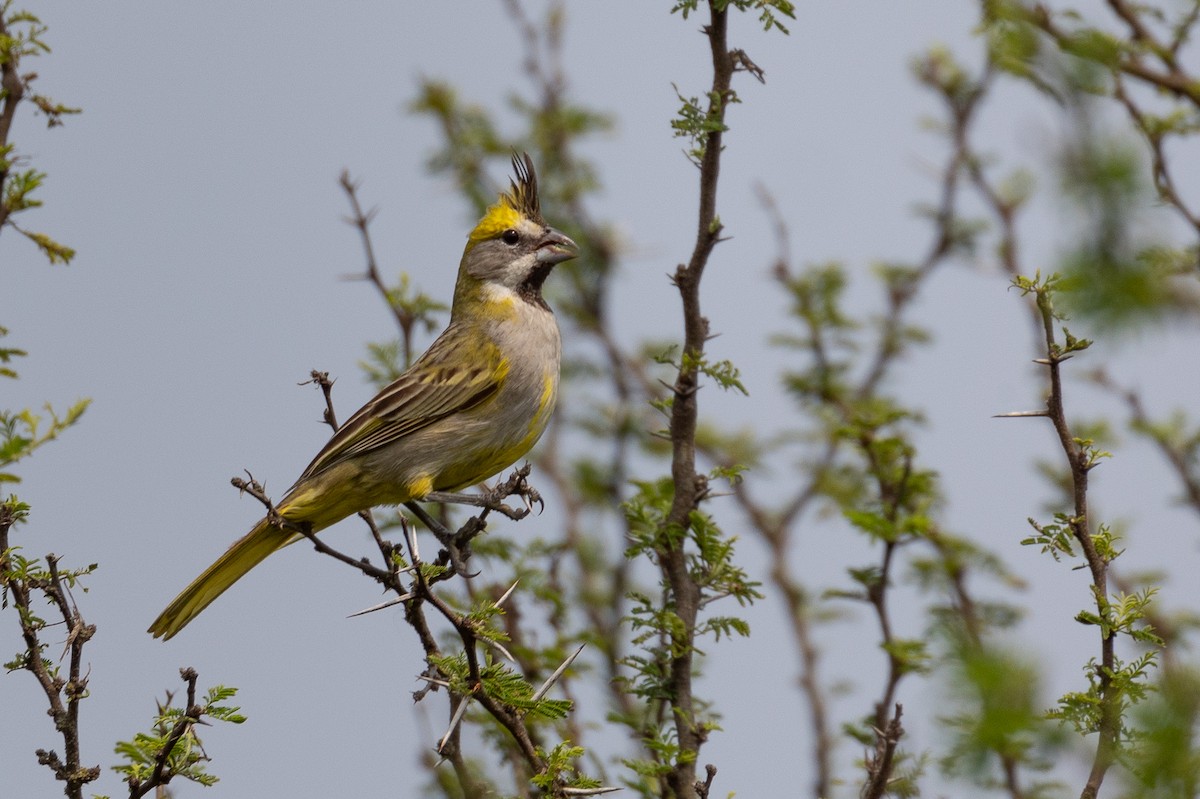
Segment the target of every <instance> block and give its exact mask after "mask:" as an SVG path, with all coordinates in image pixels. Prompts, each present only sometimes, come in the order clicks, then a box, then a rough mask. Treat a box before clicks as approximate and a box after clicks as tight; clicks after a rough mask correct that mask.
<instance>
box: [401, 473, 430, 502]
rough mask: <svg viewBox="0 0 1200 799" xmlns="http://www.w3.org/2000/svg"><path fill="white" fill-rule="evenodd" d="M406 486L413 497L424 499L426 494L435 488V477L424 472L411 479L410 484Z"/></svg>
mask: <svg viewBox="0 0 1200 799" xmlns="http://www.w3.org/2000/svg"><path fill="white" fill-rule="evenodd" d="M404 488H405V489H406V490H407V491H408V494H409V496H411V497H412V498H413V499H424V498H425V495H426V494H428V493H429V492H430V491H432V490H433V478H432V477H430V476H429V475H427V474H423V475H421V476H420V477H415V478H413V479H412V480H409V481H408V485H406V486H405V487H404Z"/></svg>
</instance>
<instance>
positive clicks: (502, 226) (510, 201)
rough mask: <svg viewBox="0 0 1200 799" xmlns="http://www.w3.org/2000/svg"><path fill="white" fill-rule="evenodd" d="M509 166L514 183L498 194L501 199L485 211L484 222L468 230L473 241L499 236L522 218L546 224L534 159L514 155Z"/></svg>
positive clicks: (525, 155)
mask: <svg viewBox="0 0 1200 799" xmlns="http://www.w3.org/2000/svg"><path fill="white" fill-rule="evenodd" d="M512 164H513V171H514V172H515V173H516V180H513V181H510V182H509V184H508V185H509V189H508V191H505V192H501V193H500V199H499V200H497V201H496V203H495V204H494V205H492V206H490V207H489V208H488V209H487V213H485V214H484V215H483V219H480V220H479V224H477V225H476V226H475V229H474V230H472V231H471V235H470V240H471V241H472V242H478V241H482V240H484V239H490V238H493V237H495V236H499V235H500V234H501V233H503V232H504V231H506V230H508V229H509V228H511V227H515V226H516V224H517V223H518V222H519V221H520V220H521V218H522V217H524V218H526V219H529V220H530V221H532V222H536V223H538V224H539V225H543V226H544V225H545V224H546V222H545V220H543V219H542V211H541V207H540V204H539V202H538V185H537V173H536V172H534V170H533V159H531V158H530V157H529V154H528V153H524V154H523V157H522V158H518V157H517V154H516V153H513V157H512Z"/></svg>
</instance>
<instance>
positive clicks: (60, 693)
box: [0, 503, 100, 799]
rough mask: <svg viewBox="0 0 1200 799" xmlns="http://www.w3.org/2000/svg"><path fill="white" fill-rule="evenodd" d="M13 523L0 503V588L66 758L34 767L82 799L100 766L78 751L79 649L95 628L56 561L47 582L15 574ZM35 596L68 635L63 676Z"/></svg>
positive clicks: (23, 663) (22, 662)
mask: <svg viewBox="0 0 1200 799" xmlns="http://www.w3.org/2000/svg"><path fill="white" fill-rule="evenodd" d="M15 521H16V519H15V517H14V515H13V512H12V508H11V506H10V505H9V504H8V503H0V588H3V589H4V592H5V593H6V594H7V595H8V596H9V597H11V598H12V603H13V605H14V606H15V607H16V609H17V616H18V619H19V621H20V626H21V637H22V639H23V641H24V644H25V648H24V652H23V654H22V655H21V656H20V658H19V667H20V668H24V669H26V670H27V671H29V673H30V674H32V675H33V677H34V679H35V680H37V682H38V685H40V686H41V688H42V692H43V693H44V694H45V695H46V701H47V703H48V705H49V710H48V713H49V715H50V717H51V718H52V719H53V720H54V728H55V729H56V730H58V731H59V733H60V734H61V735H62V741H63V752H64V755H65V759H63V758H60V757H59V755H58V754H57V753H56V752H55V751H54V750H49V751H47V750H45V749H38V750H37V758H38V762H39V763H40V764H42V765H44V766H46V767H48V768H49V769H50V770H51V771H53V772H54V776H55V778H56V779H58V780H60V781H61V782H63V783H65V786H66V787H65V791H66V795H67V796H68V797H71V798H72V799H82V797H83V788H84V786H85V785H87V784H88V783H90V782H93V781H94V780H96V779H98V778H99V776H100V767H99V766H83V765H81V762H80V750H79V703H80V702H81V701H82V700H83V699H85V698H87V695H88V688H87V686H88V676H87V674H85V673H83V668H82V666H83V647H84V645H85V644H86V643H87V642H88V641H90V640H91V638H92V636H93V635H95V633H96V626H95V625H94V624H87V623H85V622H84V620H83V616H82V615H81V614H80V613H79V608H78V607H76V605H75V603H74V601H73V600H72V599H71V597H70V595H69V592H68V589H67V587H66V585H64V582H63V578H62V577H61V576H60V575H59V572H58V558H57V557H55V556H54V555H52V554H51V555H47V556H46V563H47V572H46V575H47V576H45V577H40V576H33V577H30V578H29V579H22V578H20V577H19V576H17V575H16V574H15V573H14V571H13V561H12V555H11V552H12V550H11V549H10V544H9V531H10V530H11V529H12V526H13V524H14V522H15ZM35 593H41V594H43V595H45V597H46V599H48V600H49V602H50V604H51V605H52V606H53V607H54V609H55V610H56V611H57V613H58V615H59V617H60V618H61V619H62V625H63V630H64V631H65V632H66V635H67V641H66V651H65V655H66V658H67V676H66V678H65V679H64V678H63V676H62V674H61V672H60V670H59V669H58V668H56V667H55V666H54V665H53V664H52V663H51V661H49V660H48V659H46V658H44V657H43V656H42V653H43V652H44V651H45V649H46V647H47V646H48V645H47V644H46V643H45V642H43V641H42V640H41V637H40V632H41V630H42V629H44V628H45V627H46V626H47V625H46V623H45V622H43V621H42V620H41V619H39V618H38V616H37V614H36V612H35V611H34V609H33V605H32V602H33V596H34V594H35Z"/></svg>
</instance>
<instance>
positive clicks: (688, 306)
mask: <svg viewBox="0 0 1200 799" xmlns="http://www.w3.org/2000/svg"><path fill="white" fill-rule="evenodd" d="M709 14H710V21H709V24H708V25H706V26H705V27H704V34H705V36H707V38H708V43H709V49H710V52H711V58H712V70H713V77H712V87H711V89H710V91H709V94H708V97H709V107H708V113H707V117H708V119H710V120H714V122H715V124H713V125H711V126H710V128H709V130H708V132H707V133H706V134H705V137H704V138H705V141H704V145H703V150H704V152H703V156H702V157H701V159H700V207H699V213H698V219H697V231H696V242H695V245H694V247H693V250H692V256H691V258H690V260H689V261H688V263H687V264H686V265H684V264H680V265H679V267H678V269H676V270H675V277H674V282H675V285H676V287H677V288H678V289H679V295H680V299H681V300H682V303H683V324H684V340H683V355H682V359H681V362H680V368H679V372H678V375H677V376H676V379H675V384H674V386H673V387H672V393H673V395H674V402H673V403H672V404H671V417H670V425H669V428H668V429H669V435H670V439H671V479H672V482H673V485H674V497H673V500H672V504H671V509H670V511H669V512H668V514H667V518H666V529H664V530H663V531H662V534H661V540H662V544H661V545H660V547H659V552H658V558H659V565H660V568H661V569H662V571H663V573H664V576H665V578H666V584H667V585H668V586H669V589H670V593H671V599H670V604H671V605H673V606H674V608H675V614H676V616H677V617H678V618H679V628H678V629H679V630H681V631H682V633H681V635H682V636H683V640H675V641H672V642H671V646H670V653H671V654H670V663H669V672H670V677H669V684H670V686H671V689H670V694H671V717H672V719H673V723H674V727H675V733H676V740H677V743H678V746H679V748H680V750H681V751H683V752H688V753H698V752H699V751H700V747H701V745H702V744H703V743H704V739H705V735H706V734H705V732H704V730H703V728H702V727H701V725H700V724H699V722H698V720H697V718H696V710H695V707H694V705H693V696H692V674H693V671H694V664H693V655H694V654H695V645H694V640H693V638H694V636H695V629H696V618H697V614H698V612H699V603H700V591H699V588H698V587H697V585H696V582H695V581H694V580H693V578H692V575H691V574H690V573H689V570H688V558H687V555H686V553H685V551H684V544H685V541H686V536H684V535H680V534H679V533H677V532H673V531H686V530H688V529H689V528H690V526H691V515H692V513H693V512H694V511H695V510H696V508H697V507H698V505H699V502H700V500H701V499H702V496H703V494H704V492H705V490H706V489H705V481H704V479H703V478H702V476H701V475H699V474H697V473H696V419H697V415H698V403H697V397H696V392H697V390H698V388H699V364H700V363H701V361H702V359H703V356H704V346H705V342H706V341H707V340H708V337H709V326H708V319H706V318H705V317H704V315H703V314H702V313H701V310H700V281H701V278H702V277H703V276H704V269H705V267H706V266H707V265H708V258H709V255H710V254H711V253H712V250H713V248H714V247H715V246H716V245H717V242H718V241H720V236H721V230H722V226H721V223H720V221H719V220H718V218H717V209H716V205H717V181H718V178H719V177H720V170H721V152H722V138H723V131H724V127H725V125H724V121H725V112H726V109H727V107H728V102H729V101H730V99H731V98H732V97H733V95H732V89H731V82H732V79H733V72H734V67H735V63H734V59H733V57H732V54H731V53H730V51H729V45H728V43H727V38H728V8H727V6H726V4H724V3H720V2H717V1H716V0H710V2H709ZM667 783H668V785H669V788H670V791H671V795H672V796H675V797H678V798H679V799H682V797H685V796H688V795H689V794H690V793H692V792H694V790H695V788H694V785H695V783H696V761H695V756H694V755H693V756H689V757H681V758H678V759H677V762H676V763H675V764H674V766H673V768H672V769H671V772H670V774H668V775H667Z"/></svg>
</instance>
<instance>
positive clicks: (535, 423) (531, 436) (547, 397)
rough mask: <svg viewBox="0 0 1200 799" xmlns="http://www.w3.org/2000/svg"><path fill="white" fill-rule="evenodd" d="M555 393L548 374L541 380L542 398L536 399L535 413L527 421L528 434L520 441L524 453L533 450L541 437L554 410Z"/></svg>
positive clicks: (554, 384)
mask: <svg viewBox="0 0 1200 799" xmlns="http://www.w3.org/2000/svg"><path fill="white" fill-rule="evenodd" d="M555 392H556V383H555V380H554V375H553V374H550V373H549V372H547V373H546V376H545V377H544V378H543V379H542V396H541V398H539V399H538V409H537V413H536V414H534V416H533V418H532V419H531V420H530V421H529V432H528V433H526V434H525V438H524V439H522V441H521V444H520V447H521V449H522V450H524V451H525V452H528V451H529V450H530V449H532V448H533V445H534V444H535V443H537V440H538V438H539V437H540V436H541V435H542V431H544V430H545V429H546V421H547V420H548V419H549V417H550V412H551V411H552V410H554V396H555Z"/></svg>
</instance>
